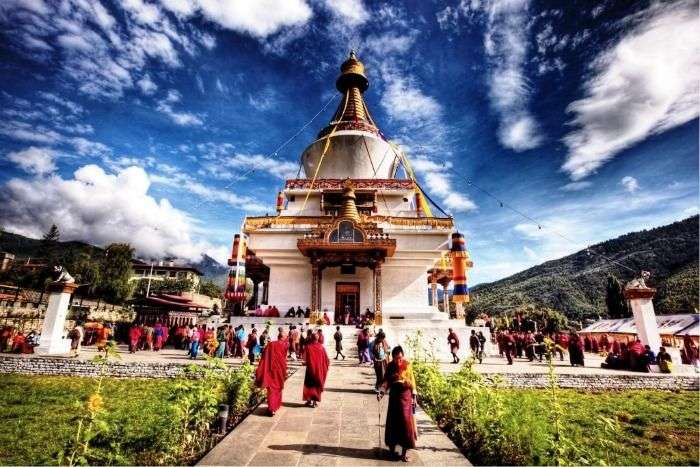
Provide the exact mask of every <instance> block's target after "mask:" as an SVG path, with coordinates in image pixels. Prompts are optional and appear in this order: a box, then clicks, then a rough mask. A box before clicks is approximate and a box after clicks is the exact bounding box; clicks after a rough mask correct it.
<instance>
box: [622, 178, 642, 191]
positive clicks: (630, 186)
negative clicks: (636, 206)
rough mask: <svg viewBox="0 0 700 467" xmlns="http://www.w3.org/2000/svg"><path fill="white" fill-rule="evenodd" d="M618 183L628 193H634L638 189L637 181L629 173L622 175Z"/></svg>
mask: <svg viewBox="0 0 700 467" xmlns="http://www.w3.org/2000/svg"><path fill="white" fill-rule="evenodd" d="M620 185H622V186H623V187H624V188H625V190H626V191H628V192H629V193H634V192H635V191H637V190H639V182H638V181H637V179H636V178H634V177H632V176H630V175H627V176H625V177H622V180H620Z"/></svg>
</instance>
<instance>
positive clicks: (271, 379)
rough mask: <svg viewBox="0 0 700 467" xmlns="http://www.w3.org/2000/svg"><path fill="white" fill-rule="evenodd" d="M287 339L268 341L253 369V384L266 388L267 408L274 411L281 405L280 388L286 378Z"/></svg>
mask: <svg viewBox="0 0 700 467" xmlns="http://www.w3.org/2000/svg"><path fill="white" fill-rule="evenodd" d="M287 348H288V343H287V339H284V340H277V341H272V342H269V343H268V344H267V345H266V346H265V349H264V350H263V352H262V355H261V356H260V363H259V364H258V368H257V369H256V370H255V385H256V386H257V387H259V388H265V389H267V408H268V409H269V410H270V412H272V413H274V412H276V411H277V409H279V408H280V406H281V405H282V390H283V389H284V381H285V380H286V379H287Z"/></svg>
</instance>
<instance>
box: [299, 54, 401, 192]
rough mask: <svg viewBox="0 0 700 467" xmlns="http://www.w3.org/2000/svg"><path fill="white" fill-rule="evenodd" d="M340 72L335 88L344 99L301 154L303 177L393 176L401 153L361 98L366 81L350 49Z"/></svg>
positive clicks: (366, 85) (361, 65)
mask: <svg viewBox="0 0 700 467" xmlns="http://www.w3.org/2000/svg"><path fill="white" fill-rule="evenodd" d="M340 71H341V74H340V76H339V77H338V80H337V81H336V87H337V88H338V91H340V92H341V93H342V94H343V98H342V100H341V102H340V104H339V105H338V110H336V112H335V114H334V115H333V119H332V120H331V122H330V124H329V125H328V126H327V127H326V128H324V129H323V130H321V132H320V133H319V135H318V139H317V140H316V141H314V142H313V143H311V144H310V145H309V146H308V147H307V148H306V150H305V151H304V152H303V153H302V156H301V160H302V163H303V165H304V172H305V174H306V177H307V178H310V179H312V178H316V179H329V178H335V179H338V178H341V179H344V178H351V179H388V178H394V175H395V172H396V168H397V167H398V163H399V159H400V153H399V151H398V149H395V148H393V147H392V146H391V144H389V142H387V141H386V140H385V139H384V137H383V136H382V134H381V132H380V131H379V129H378V128H377V126H376V125H375V123H374V120H372V116H371V115H370V113H369V110H368V109H367V104H365V101H364V99H363V98H362V93H363V92H364V91H365V90H367V88H368V87H369V81H368V80H367V77H366V76H365V73H364V71H365V67H364V65H363V64H362V62H360V61H359V60H357V57H356V56H355V52H350V58H348V59H347V60H346V61H345V62H344V63H343V64H342V65H341V66H340ZM324 153H325V154H324ZM319 163H320V167H319Z"/></svg>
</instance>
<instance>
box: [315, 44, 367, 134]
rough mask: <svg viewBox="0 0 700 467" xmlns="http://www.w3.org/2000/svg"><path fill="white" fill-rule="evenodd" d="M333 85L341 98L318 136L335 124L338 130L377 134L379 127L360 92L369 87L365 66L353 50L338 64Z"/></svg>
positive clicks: (327, 131) (328, 131) (325, 132)
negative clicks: (338, 71) (337, 72)
mask: <svg viewBox="0 0 700 467" xmlns="http://www.w3.org/2000/svg"><path fill="white" fill-rule="evenodd" d="M335 86H336V88H338V91H340V92H341V93H342V94H343V98H342V99H341V100H340V104H338V109H337V110H336V111H335V114H334V115H333V118H332V119H331V123H330V125H329V126H327V127H326V128H324V129H323V130H321V132H320V133H319V135H318V136H319V137H322V136H324V135H327V134H328V133H330V132H331V130H332V129H333V127H334V126H337V127H338V128H337V129H338V130H344V129H353V130H363V131H369V132H371V133H374V134H377V135H378V134H379V129H378V128H377V126H376V125H375V123H374V120H373V119H372V116H371V115H370V113H369V109H367V104H365V100H364V99H363V97H362V93H363V92H365V91H366V90H367V88H368V87H369V80H368V79H367V76H366V75H365V66H364V64H363V63H362V62H361V61H360V60H359V59H358V58H357V55H356V54H355V51H354V50H351V51H350V56H349V57H348V59H347V60H345V61H344V62H343V64H342V65H340V76H338V79H337V80H336V82H335Z"/></svg>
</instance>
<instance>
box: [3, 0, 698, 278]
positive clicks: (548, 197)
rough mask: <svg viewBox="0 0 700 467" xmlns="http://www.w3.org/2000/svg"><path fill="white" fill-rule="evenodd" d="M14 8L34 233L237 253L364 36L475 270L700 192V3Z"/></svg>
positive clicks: (24, 222) (6, 169) (386, 111)
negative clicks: (240, 233) (234, 248)
mask: <svg viewBox="0 0 700 467" xmlns="http://www.w3.org/2000/svg"><path fill="white" fill-rule="evenodd" d="M0 24H1V25H2V29H1V31H0V76H2V79H1V80H0V114H1V118H0V198H1V199H2V202H1V203H0V219H1V220H0V222H1V223H2V226H3V228H5V229H8V230H11V231H15V232H18V233H23V234H26V235H30V236H38V235H40V234H41V232H44V231H46V230H47V228H48V226H50V225H51V223H56V224H57V225H58V226H59V228H60V229H61V231H62V234H63V238H64V239H80V240H84V241H89V242H92V243H96V244H106V243H109V242H112V241H129V242H130V243H132V245H134V246H135V247H136V248H137V250H138V252H139V254H141V255H142V256H144V257H148V256H161V255H171V256H173V255H174V256H178V257H179V258H183V259H189V260H194V259H196V258H198V257H199V255H200V254H201V253H202V252H206V253H208V254H210V255H212V256H214V257H215V258H217V259H219V260H220V261H223V260H224V259H225V258H226V256H227V253H228V250H229V248H230V242H231V238H232V235H233V233H234V232H235V231H237V230H238V229H239V227H240V224H241V220H242V218H243V216H244V215H245V214H248V215H259V214H264V213H265V212H270V213H272V212H274V202H275V195H276V192H277V190H278V189H279V188H280V187H281V186H282V185H283V182H284V179H285V178H288V177H293V176H295V175H296V172H297V170H298V166H299V155H300V154H301V152H302V151H303V149H304V148H305V146H306V145H308V144H309V143H310V142H311V141H313V139H314V137H315V135H316V133H317V132H318V130H319V129H320V128H322V127H323V126H325V125H326V123H327V122H328V120H329V119H330V117H331V115H332V113H333V111H334V110H335V107H336V105H337V102H338V100H337V99H334V100H333V101H332V102H331V104H330V105H329V106H328V108H326V110H325V111H324V112H322V113H321V114H320V115H319V116H318V118H317V119H316V120H315V121H314V122H313V123H312V124H311V125H309V126H308V127H307V128H306V129H305V130H304V131H302V132H301V133H300V134H299V136H298V137H297V138H296V139H294V140H293V141H292V142H291V143H290V144H288V145H287V146H286V147H284V148H283V150H281V151H279V153H278V154H276V155H275V154H273V151H274V150H275V148H277V147H278V146H279V145H280V144H282V143H283V142H284V141H285V140H287V139H288V138H289V137H290V136H292V135H294V134H295V133H296V132H297V131H298V130H299V129H300V128H301V127H302V125H304V124H305V123H307V122H308V121H309V120H310V119H311V118H312V117H313V116H314V115H315V114H316V113H317V112H318V111H319V110H320V109H321V108H322V107H323V106H324V105H325V104H326V103H327V102H328V101H329V100H330V99H332V98H333V96H335V95H336V94H337V93H336V91H335V87H334V82H335V78H336V77H337V74H338V66H339V65H340V63H341V62H342V61H343V60H344V59H345V58H346V55H347V53H348V50H349V49H350V48H351V47H353V48H356V49H357V50H358V55H359V57H360V59H361V60H363V61H364V62H365V65H366V67H367V74H368V77H369V79H370V88H369V90H368V91H367V93H366V95H365V97H366V100H367V102H368V105H369V107H370V109H371V111H372V113H373V116H374V118H375V120H376V121H377V123H378V125H379V126H380V128H381V129H382V131H383V132H384V134H385V135H386V136H387V138H389V139H391V140H393V141H395V142H397V143H398V144H400V145H401V146H402V148H403V149H404V151H405V152H406V153H407V154H408V155H409V158H410V160H411V161H412V163H413V165H414V167H415V169H416V172H417V175H418V178H419V181H420V182H421V184H422V185H423V186H424V188H425V189H426V190H427V192H428V193H429V195H430V196H431V197H432V198H433V199H435V200H436V201H437V202H438V204H440V205H441V206H442V207H443V208H444V209H445V210H447V211H449V212H450V213H451V214H453V215H454V217H455V220H456V223H457V225H458V227H459V229H460V230H461V231H463V232H464V233H465V234H466V236H467V239H468V248H469V250H470V252H471V254H472V257H473V259H474V262H475V267H474V269H473V270H472V271H471V278H470V283H471V284H476V283H479V282H485V281H491V280H494V279H498V278H500V277H504V276H506V275H509V274H511V273H514V272H517V271H519V270H522V269H525V268H527V267H529V266H532V265H535V264H538V263H541V262H543V261H545V260H548V259H553V258H557V257H560V256H562V255H565V254H567V253H570V252H573V251H576V250H579V249H581V248H583V247H585V246H586V245H588V244H592V243H595V242H598V241H601V240H605V239H607V238H610V237H614V236H617V235H620V234H622V233H625V232H629V231H633V230H640V229H643V228H649V227H653V226H657V225H662V224H666V223H669V222H671V221H674V220H678V219H682V218H685V217H688V216H690V215H693V214H695V213H697V211H698V77H700V58H699V57H700V42H699V41H700V39H699V37H700V34H698V29H699V28H698V4H697V2H687V1H677V2H622V1H618V2H614V1H607V2H598V3H595V2H589V1H578V2H571V1H568V2H533V1H527V0H491V1H483V0H481V1H480V0H470V1H465V0H462V1H447V2H429V1H416V2H369V1H362V0H346V1H340V0H326V1H322V0H264V1H262V0H261V1H243V0H241V1H230V2H228V1H223V0H206V1H205V0H178V1H176V0H162V1H160V2H155V1H146V0H123V1H113V2H112V1H106V0H105V1H100V0H61V1H59V0H56V1H45V2H42V1H41V0H5V1H3V2H0ZM444 164H446V165H447V166H449V167H450V170H445V169H444V167H443V165H444ZM251 168H255V171H254V172H252V173H249V174H246V173H247V172H248V171H249V170H250V169H251ZM244 175H245V176H244ZM461 177H464V178H466V179H470V180H473V182H474V183H475V184H477V185H478V186H480V187H482V188H484V189H486V190H488V191H489V192H492V193H494V194H496V195H497V196H498V197H499V198H501V199H503V200H504V201H506V202H507V203H508V204H510V205H512V206H514V207H516V208H517V209H519V210H521V211H522V212H525V213H527V214H528V215H529V216H531V217H533V218H536V219H538V220H539V222H540V224H541V225H542V227H543V228H542V229H540V228H538V227H537V225H533V224H532V223H529V222H528V221H527V220H525V219H523V218H522V217H520V216H518V215H517V214H515V213H513V212H512V211H509V210H508V209H506V208H501V207H499V205H498V203H497V202H495V201H494V200H492V199H490V198H489V197H487V196H485V195H483V193H481V192H480V191H478V190H476V189H474V188H473V187H470V186H469V185H468V184H467V183H466V181H465V180H464V179H463V178H461ZM553 231H556V232H558V233H561V234H564V236H566V237H567V238H570V239H572V240H573V242H569V241H566V240H563V239H562V238H561V237H559V236H557V235H555V234H553Z"/></svg>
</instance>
